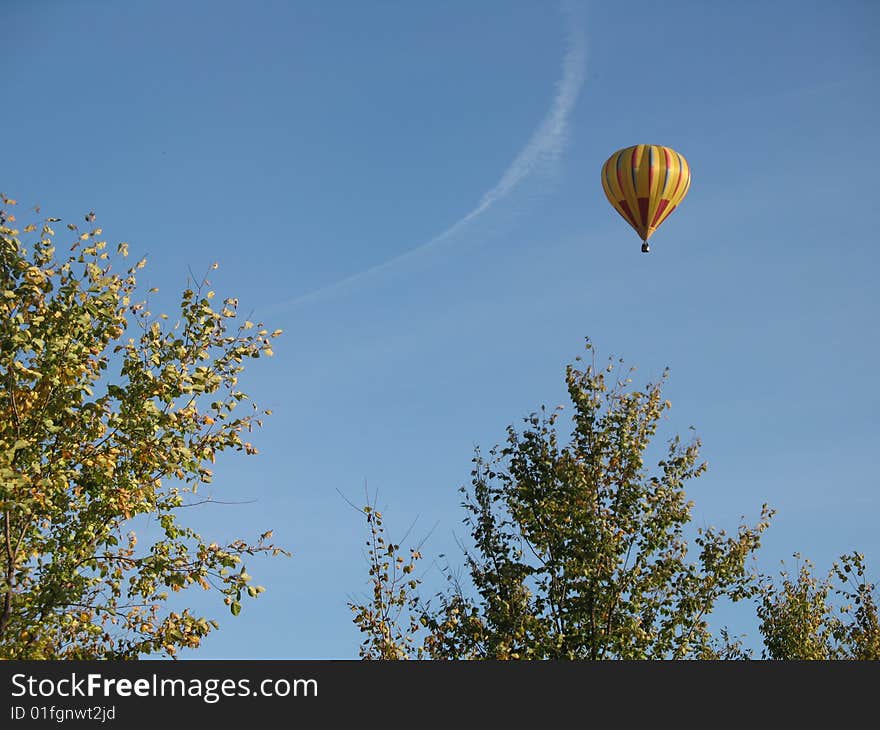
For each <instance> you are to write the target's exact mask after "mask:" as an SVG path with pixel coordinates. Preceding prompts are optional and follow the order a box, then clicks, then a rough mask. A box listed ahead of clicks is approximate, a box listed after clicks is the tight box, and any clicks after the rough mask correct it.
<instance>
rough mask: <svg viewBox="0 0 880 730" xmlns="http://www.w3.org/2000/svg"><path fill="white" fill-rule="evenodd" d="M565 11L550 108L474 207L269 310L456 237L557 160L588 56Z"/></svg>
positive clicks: (293, 303) (292, 304)
mask: <svg viewBox="0 0 880 730" xmlns="http://www.w3.org/2000/svg"><path fill="white" fill-rule="evenodd" d="M565 13H566V15H567V16H568V18H569V29H568V49H567V51H566V54H565V57H564V58H563V60H562V75H561V78H560V79H559V81H558V82H557V83H556V96H555V97H554V99H553V103H552V105H551V106H550V110H549V111H548V112H547V114H546V116H545V117H544V119H543V120H542V121H541V124H540V125H539V126H538V129H537V130H536V131H535V132H534V134H532V136H531V138H530V139H529V141H528V143H527V144H526V146H525V147H524V148H523V149H522V151H521V152H520V153H519V155H517V157H516V159H514V161H513V162H512V163H511V164H510V166H509V167H508V168H507V169H506V170H505V171H504V174H503V175H502V176H501V179H500V180H499V181H498V183H497V184H496V185H495V187H493V188H492V189H491V190H489V191H488V192H487V193H486V194H485V195H483V197H482V198H481V199H480V202H479V203H478V204H477V206H476V207H475V208H474V209H473V210H472V211H470V213H468V214H467V215H465V216H464V217H463V218H461V219H460V220H458V221H457V222H455V223H453V224H452V225H451V226H449V228H447V229H446V230H445V231H443V232H442V233H439V234H437V235H436V236H434V238H432V239H431V240H430V241H427V242H426V243H423V244H421V245H420V246H416V247H415V248H411V249H409V250H407V251H404V252H403V253H401V254H398V255H397V256H394V257H392V258H390V259H388V260H386V261H383V262H382V263H379V264H376V265H375V266H371V267H370V268H368V269H364V270H362V271H359V272H357V273H355V274H351V275H350V276H347V277H345V278H344V279H340V280H339V281H336V282H334V283H332V284H327V285H326V286H322V287H320V288H318V289H315V290H313V291H311V292H307V293H306V294H302V295H300V296H298V297H296V298H294V299H288V300H287V301H284V302H279V303H278V304H276V305H274V306H272V307H270V309H271V310H273V311H278V310H279V309H292V308H294V307H297V306H299V305H301V304H304V303H305V302H307V301H311V300H314V299H318V298H319V297H323V296H326V295H328V294H331V293H333V292H336V291H339V290H340V289H343V288H344V287H346V286H348V285H350V284H353V283H355V282H357V281H360V280H362V279H366V278H367V277H369V276H373V275H374V274H378V273H379V272H381V271H385V270H386V269H389V268H391V267H392V266H395V265H396V264H399V263H400V262H402V261H406V260H408V259H412V258H414V257H416V256H421V255H422V254H424V253H425V252H426V251H429V250H430V249H433V248H436V247H437V246H439V245H440V244H441V243H443V242H444V241H447V240H449V239H450V238H452V237H453V236H455V234H457V233H459V232H460V231H461V230H462V229H463V228H465V227H466V226H467V225H468V224H469V223H471V222H472V221H473V220H474V219H475V218H477V217H478V216H480V215H482V214H483V213H485V212H486V211H487V210H488V209H489V208H491V207H492V206H493V205H494V204H495V203H497V202H498V201H499V200H501V199H503V198H505V197H507V196H508V195H509V194H510V193H511V191H513V189H514V188H516V187H517V186H518V185H519V184H520V183H521V182H522V181H523V180H525V179H526V178H527V177H529V176H530V175H531V174H532V173H533V172H535V171H537V170H540V169H543V168H545V167H547V166H548V165H552V164H553V163H555V162H557V161H558V160H559V158H560V156H561V154H562V151H563V149H564V148H565V144H566V142H567V138H568V126H569V125H568V122H569V118H570V116H571V112H572V110H573V109H574V107H575V104H576V103H577V99H578V95H579V94H580V90H581V87H582V86H583V83H584V76H585V68H586V55H587V52H586V45H587V44H586V38H585V36H584V32H583V29H582V28H581V27H580V26H579V24H578V23H577V22H576V18H575V13H574V12H572V11H571V10H570V8H569V7H568V4H566V6H565Z"/></svg>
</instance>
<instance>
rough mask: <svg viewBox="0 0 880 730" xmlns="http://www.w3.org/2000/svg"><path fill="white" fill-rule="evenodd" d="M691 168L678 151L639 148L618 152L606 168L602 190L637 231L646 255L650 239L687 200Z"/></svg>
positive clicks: (654, 146) (644, 145) (652, 145)
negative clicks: (683, 201)
mask: <svg viewBox="0 0 880 730" xmlns="http://www.w3.org/2000/svg"><path fill="white" fill-rule="evenodd" d="M690 186H691V168H690V166H689V165H688V163H687V160H686V159H684V157H683V156H682V155H680V154H679V153H678V152H676V151H675V150H673V149H671V148H669V147H661V146H660V145H656V144H637V145H635V146H633V147H625V148H624V149H622V150H618V151H617V152H615V153H614V154H613V155H611V157H609V158H608V160H607V161H606V162H605V164H604V165H603V166H602V188H603V189H604V190H605V195H606V197H607V198H608V201H609V202H610V203H611V205H613V206H614V208H615V210H616V211H617V212H618V213H620V215H621V216H623V219H624V220H625V221H626V222H627V223H629V224H630V225H631V226H632V227H633V228H635V230H636V233H638V234H639V238H641V239H642V251H643V252H644V253H648V252H649V251H650V250H651V247H650V246H649V245H648V239H649V238H650V237H651V236H652V234H653V233H654V231H656V230H657V228H658V227H659V226H660V224H661V223H662V222H663V221H665V220H666V219H667V218H668V217H669V215H670V213H672V211H673V210H675V209H676V207H677V206H678V205H679V204H680V203H681V201H682V200H684V196H685V195H687V192H688V189H689V188H690Z"/></svg>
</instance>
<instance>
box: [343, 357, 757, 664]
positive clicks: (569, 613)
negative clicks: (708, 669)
mask: <svg viewBox="0 0 880 730" xmlns="http://www.w3.org/2000/svg"><path fill="white" fill-rule="evenodd" d="M587 351H588V353H590V354H591V353H592V350H591V346H590V344H589V342H588V343H587ZM577 360H578V361H580V360H581V358H578V359H577ZM616 370H618V368H616V367H615V365H614V363H612V362H610V361H609V363H608V365H607V366H606V367H601V368H600V367H597V365H596V363H595V359H593V361H592V362H591V363H590V364H588V365H587V366H586V367H585V368H584V369H583V370H579V369H578V367H576V366H575V365H571V366H569V367H568V368H567V370H566V383H567V386H568V393H569V396H570V399H571V402H572V405H573V407H574V412H573V416H572V426H573V428H572V433H571V438H570V441H569V442H568V444H566V445H562V444H561V439H560V434H559V432H558V427H557V426H558V419H559V415H560V411H559V409H557V410H556V411H554V412H552V413H551V414H549V415H548V414H547V412H546V410H545V409H542V410H541V412H540V413H533V414H532V415H530V416H529V417H528V418H526V419H525V423H526V428H525V429H524V430H523V432H522V433H520V432H518V431H517V430H516V429H514V428H513V427H510V428H509V430H508V436H507V443H506V445H505V446H504V447H496V448H494V449H492V451H491V452H490V453H489V458H484V457H483V456H482V455H481V454H480V452H479V450H478V451H477V454H476V457H475V458H474V468H473V471H472V485H471V487H470V488H462V493H463V494H464V502H463V507H464V509H465V512H466V517H465V524H466V525H467V527H468V528H469V530H470V533H471V538H472V542H473V547H472V549H471V550H469V551H468V552H467V553H466V555H465V560H466V566H467V572H468V574H469V577H470V580H471V583H472V585H473V589H474V590H473V591H471V592H467V591H465V589H464V588H463V586H462V583H461V581H459V580H458V579H457V578H454V577H453V575H452V574H451V573H449V577H450V580H451V588H450V589H449V590H448V591H447V592H445V593H441V594H439V596H438V597H437V599H438V600H439V606H438V608H436V609H434V610H432V609H431V607H430V606H429V605H427V604H425V603H420V604H418V607H417V608H414V610H416V611H417V612H419V614H420V615H419V624H420V625H421V626H422V627H424V628H425V630H426V634H427V635H426V637H425V638H424V650H425V651H426V652H427V654H428V655H430V656H432V657H435V658H491V659H537V658H554V659H611V658H626V659H642V658H686V657H689V658H693V657H710V656H712V657H714V656H717V655H718V652H723V651H725V646H723V645H719V643H718V642H717V641H716V640H715V639H713V637H712V636H711V634H710V631H709V629H708V625H707V621H706V618H707V616H708V615H709V613H711V611H712V609H713V607H714V606H715V605H716V603H717V602H718V601H719V600H721V599H724V598H729V599H731V600H734V601H736V600H740V599H743V598H746V597H750V596H752V595H754V594H755V592H756V591H757V589H758V586H757V583H756V580H755V575H754V573H753V572H752V571H751V570H750V569H749V558H750V557H751V556H752V554H753V553H754V551H755V550H756V549H757V548H758V546H759V544H760V536H761V533H762V532H763V531H764V529H766V527H767V525H768V524H769V519H770V517H771V511H770V510H769V509H768V508H767V507H766V505H765V506H764V508H763V509H762V512H761V517H760V520H759V522H758V523H757V524H756V525H755V526H754V527H748V526H746V525H741V526H740V527H739V529H738V531H737V533H736V534H735V535H731V536H728V535H727V534H725V532H724V531H722V530H714V529H711V528H710V529H705V530H702V529H701V530H697V531H696V536H695V538H694V543H695V544H696V546H697V548H698V552H697V556H696V560H691V559H689V557H688V556H689V552H690V550H689V541H688V539H687V538H686V536H685V533H684V528H685V526H686V525H687V523H688V522H689V521H690V519H691V509H692V506H693V505H692V503H691V502H689V501H688V500H687V498H686V495H685V491H684V484H685V483H686V482H688V481H689V480H692V479H694V478H696V477H698V476H700V475H701V474H702V473H703V471H704V470H705V468H706V467H705V464H703V463H701V462H700V460H699V445H700V444H699V440H698V439H696V438H695V439H693V440H691V441H690V442H688V443H683V442H682V441H681V440H680V439H679V438H678V437H676V438H674V439H673V440H672V441H671V442H670V444H669V447H668V450H667V453H666V455H665V458H663V459H661V460H660V462H659V464H658V471H657V472H655V473H654V474H649V472H648V470H647V469H646V468H645V459H646V452H647V451H648V448H649V445H650V442H651V439H652V437H653V436H654V435H655V433H656V430H657V426H658V423H659V421H660V419H661V417H662V416H663V413H664V412H665V411H666V409H667V408H669V407H670V404H669V402H668V401H665V400H663V398H662V396H661V390H662V385H663V382H664V381H665V379H666V374H665V373H664V375H663V377H662V378H661V380H660V382H657V383H649V384H648V385H647V386H646V387H645V388H644V389H641V390H639V389H635V388H633V387H632V386H631V378H629V377H626V378H621V377H620V375H619V373H618V374H617V375H613V373H615V371H616ZM390 558H391V560H392V561H393V560H394V559H395V556H393V555H392V556H390ZM372 577H373V580H374V583H375V582H377V581H379V580H380V579H381V576H379V577H377V576H375V575H373V576H372ZM413 605H414V606H415V604H413ZM374 613H375V610H374ZM356 622H357V623H358V625H359V627H360V628H361V630H362V631H364V632H365V633H367V635H368V636H369V635H371V634H374V633H375V631H376V625H375V624H373V623H370V622H365V621H364V620H363V615H362V614H357V612H356Z"/></svg>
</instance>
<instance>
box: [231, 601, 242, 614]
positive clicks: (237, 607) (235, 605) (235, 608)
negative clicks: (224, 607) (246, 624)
mask: <svg viewBox="0 0 880 730" xmlns="http://www.w3.org/2000/svg"><path fill="white" fill-rule="evenodd" d="M229 611H230V613H232V615H233V616H238V614H240V613H241V604H240V603H239V602H238V601H233V602H232V603H230V604H229Z"/></svg>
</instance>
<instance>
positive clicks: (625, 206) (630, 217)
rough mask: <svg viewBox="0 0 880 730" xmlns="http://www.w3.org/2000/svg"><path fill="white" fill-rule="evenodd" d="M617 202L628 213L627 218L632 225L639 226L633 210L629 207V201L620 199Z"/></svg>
mask: <svg viewBox="0 0 880 730" xmlns="http://www.w3.org/2000/svg"><path fill="white" fill-rule="evenodd" d="M617 204H618V205H619V206H620V207H621V208H623V212H624V213H626V219H627V220H628V221H629V223H630V225H631V226H633V227H634V228H638V227H639V224H638V223H636V219H635V216H634V215H633V213H632V210H631V209H630V207H629V203H627V202H626V201H625V200H618V201H617Z"/></svg>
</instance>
